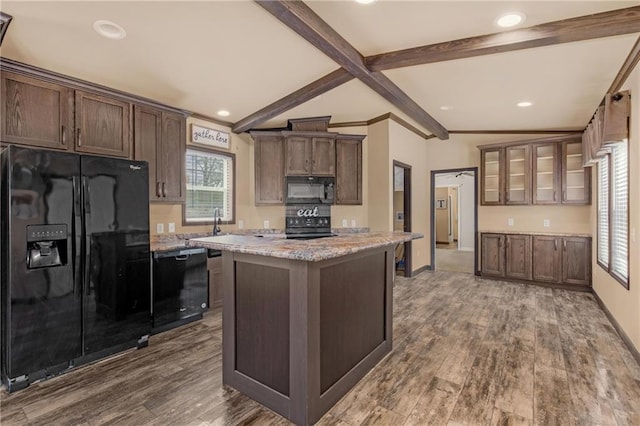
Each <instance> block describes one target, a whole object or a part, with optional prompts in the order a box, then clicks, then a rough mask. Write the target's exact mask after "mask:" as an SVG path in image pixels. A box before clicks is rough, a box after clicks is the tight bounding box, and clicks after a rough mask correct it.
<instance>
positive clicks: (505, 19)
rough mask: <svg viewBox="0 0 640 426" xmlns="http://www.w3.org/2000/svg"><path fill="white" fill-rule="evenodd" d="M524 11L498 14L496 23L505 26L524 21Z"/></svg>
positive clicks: (512, 25)
mask: <svg viewBox="0 0 640 426" xmlns="http://www.w3.org/2000/svg"><path fill="white" fill-rule="evenodd" d="M524 18H525V16H524V13H520V12H509V13H505V14H502V15H500V16H498V18H497V19H496V21H495V22H496V25H498V26H499V27H503V28H508V27H514V26H516V25H518V24H521V23H523V22H524Z"/></svg>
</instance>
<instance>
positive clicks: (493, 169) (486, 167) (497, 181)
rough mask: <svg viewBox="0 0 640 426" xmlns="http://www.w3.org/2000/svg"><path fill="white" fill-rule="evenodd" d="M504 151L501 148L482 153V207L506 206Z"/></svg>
mask: <svg viewBox="0 0 640 426" xmlns="http://www.w3.org/2000/svg"><path fill="white" fill-rule="evenodd" d="M503 152H504V151H503V150H502V149H501V148H496V149H486V150H482V151H480V154H481V155H480V156H481V161H480V167H481V169H482V170H481V172H482V181H481V187H482V188H481V194H480V198H481V199H480V202H481V204H482V205H495V204H504V199H503V197H502V192H503V185H504V184H503V179H502V174H503V167H502V164H503V162H504V159H503Z"/></svg>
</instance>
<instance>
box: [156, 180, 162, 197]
mask: <svg viewBox="0 0 640 426" xmlns="http://www.w3.org/2000/svg"><path fill="white" fill-rule="evenodd" d="M156 197H162V192H161V191H160V182H156Z"/></svg>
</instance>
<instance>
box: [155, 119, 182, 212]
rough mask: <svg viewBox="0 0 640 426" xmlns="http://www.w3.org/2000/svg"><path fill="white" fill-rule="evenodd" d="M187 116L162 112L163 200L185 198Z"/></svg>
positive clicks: (161, 171)
mask: <svg viewBox="0 0 640 426" xmlns="http://www.w3.org/2000/svg"><path fill="white" fill-rule="evenodd" d="M185 145H186V130H185V118H184V117H183V116H181V115H178V114H170V113H166V112H163V113H162V145H161V148H160V150H159V151H160V152H159V159H160V161H159V162H158V167H159V168H160V172H159V173H158V174H159V176H160V177H161V178H162V179H161V181H160V192H161V194H162V200H163V201H172V202H182V201H184V200H185V172H184V169H185V151H186V146H185Z"/></svg>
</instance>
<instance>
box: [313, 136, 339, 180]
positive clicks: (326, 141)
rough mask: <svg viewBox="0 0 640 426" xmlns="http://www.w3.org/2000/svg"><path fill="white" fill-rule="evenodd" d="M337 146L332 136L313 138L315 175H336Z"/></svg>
mask: <svg viewBox="0 0 640 426" xmlns="http://www.w3.org/2000/svg"><path fill="white" fill-rule="evenodd" d="M335 165H336V146H335V140H334V139H331V138H313V139H311V174H312V175H314V176H335V173H336V167H335Z"/></svg>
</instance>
